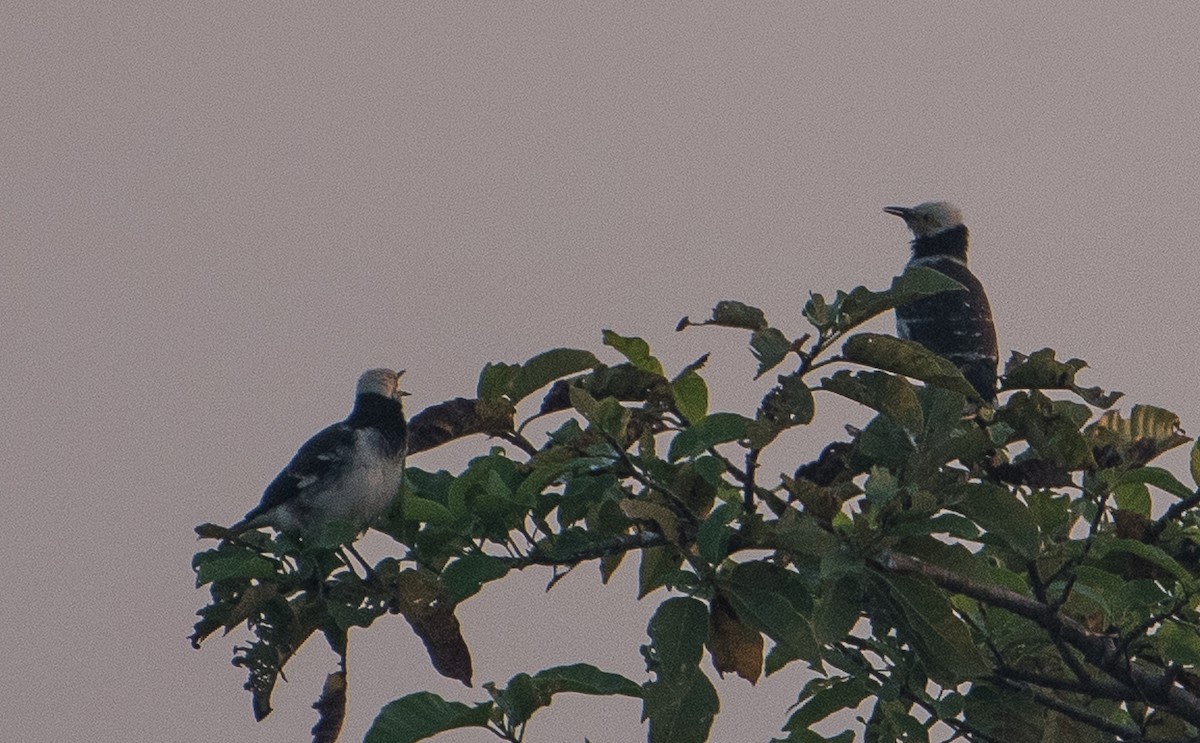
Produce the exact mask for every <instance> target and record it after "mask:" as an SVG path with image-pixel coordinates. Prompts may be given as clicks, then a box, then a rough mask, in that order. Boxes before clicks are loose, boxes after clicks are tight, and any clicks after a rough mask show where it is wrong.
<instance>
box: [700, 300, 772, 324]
mask: <svg viewBox="0 0 1200 743" xmlns="http://www.w3.org/2000/svg"><path fill="white" fill-rule="evenodd" d="M704 324H705V325H721V326H724V327H726V328H744V329H746V330H758V329H760V328H765V327H766V326H767V316H766V315H764V314H763V311H762V310H760V309H759V308H757V307H751V306H750V305H748V304H744V303H742V302H735V301H733V300H728V299H726V300H722V301H720V302H717V306H716V307H714V308H713V311H712V317H711V318H710V319H708V320H707V321H705V323H704Z"/></svg>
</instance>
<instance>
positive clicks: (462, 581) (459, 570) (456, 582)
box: [442, 552, 510, 604]
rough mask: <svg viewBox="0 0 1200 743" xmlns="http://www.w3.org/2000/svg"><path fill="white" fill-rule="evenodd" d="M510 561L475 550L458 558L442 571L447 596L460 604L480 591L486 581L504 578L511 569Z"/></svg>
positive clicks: (454, 602) (451, 600) (453, 602)
mask: <svg viewBox="0 0 1200 743" xmlns="http://www.w3.org/2000/svg"><path fill="white" fill-rule="evenodd" d="M509 567H510V566H509V564H508V561H506V560H504V559H502V558H499V557H493V556H491V555H485V554H483V553H482V552H474V553H472V554H469V555H465V556H463V557H460V558H458V559H457V560H455V561H454V562H452V563H450V564H449V565H447V566H446V569H445V570H444V571H443V572H442V585H443V586H444V588H445V592H446V598H447V599H449V600H450V602H451V603H452V604H458V603H461V602H462V601H464V600H466V599H467V598H469V597H471V596H474V595H475V594H477V593H479V590H480V589H481V588H483V585H484V584H485V583H489V582H491V581H494V580H498V579H500V578H503V577H504V576H505V575H507V574H508V571H509Z"/></svg>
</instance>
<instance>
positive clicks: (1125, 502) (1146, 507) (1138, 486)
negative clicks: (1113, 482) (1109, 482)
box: [1113, 482, 1150, 518]
mask: <svg viewBox="0 0 1200 743" xmlns="http://www.w3.org/2000/svg"><path fill="white" fill-rule="evenodd" d="M1113 498H1114V499H1115V500H1116V501H1117V507H1118V508H1120V509H1121V510H1122V511H1131V512H1133V513H1137V514H1141V515H1142V516H1145V517H1146V518H1149V517H1150V489H1149V488H1147V487H1146V486H1145V485H1143V484H1142V483H1140V482H1127V483H1121V484H1119V485H1117V486H1116V487H1114V488H1113Z"/></svg>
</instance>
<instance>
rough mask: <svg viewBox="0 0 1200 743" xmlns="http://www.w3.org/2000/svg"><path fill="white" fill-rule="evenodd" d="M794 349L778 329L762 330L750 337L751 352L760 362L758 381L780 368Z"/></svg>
mask: <svg viewBox="0 0 1200 743" xmlns="http://www.w3.org/2000/svg"><path fill="white" fill-rule="evenodd" d="M791 349H792V342H791V341H789V340H788V339H787V336H785V335H784V334H783V332H782V331H780V330H779V329H777V328H769V327H768V328H760V329H758V330H755V331H754V334H753V335H751V336H750V352H751V353H753V354H754V358H755V359H757V360H758V372H757V373H756V374H755V375H754V378H755V379H758V378H759V377H761V376H762V375H763V374H766V373H767V372H768V371H770V370H771V369H774V368H775V367H776V366H779V364H780V362H782V361H783V360H784V358H786V357H787V354H788V351H790V350H791Z"/></svg>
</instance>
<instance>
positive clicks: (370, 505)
mask: <svg viewBox="0 0 1200 743" xmlns="http://www.w3.org/2000/svg"><path fill="white" fill-rule="evenodd" d="M354 435H355V442H354V450H353V451H354V454H353V457H352V459H351V461H349V462H347V464H346V468H345V470H344V471H343V474H342V477H341V478H339V480H338V483H337V484H336V485H333V486H332V487H328V488H326V489H324V490H322V491H321V492H320V493H318V494H316V497H315V498H314V504H313V505H314V506H315V508H314V510H316V511H318V512H320V513H322V514H323V519H324V520H328V521H348V522H350V523H352V524H355V525H356V526H358V527H359V528H360V529H366V528H367V527H369V526H370V525H371V524H372V523H374V522H375V520H376V519H378V518H379V517H380V516H382V515H383V514H384V512H385V511H386V510H387V508H388V506H389V505H391V502H392V499H393V498H395V497H396V493H397V492H399V490H400V482H401V480H402V479H403V476H404V460H403V458H402V457H401V458H399V459H396V458H390V457H388V456H387V455H386V454H385V451H386V449H385V442H384V440H383V437H382V436H381V435H380V434H379V432H378V431H376V430H374V429H371V428H364V429H359V430H357V431H355V434H354Z"/></svg>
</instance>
